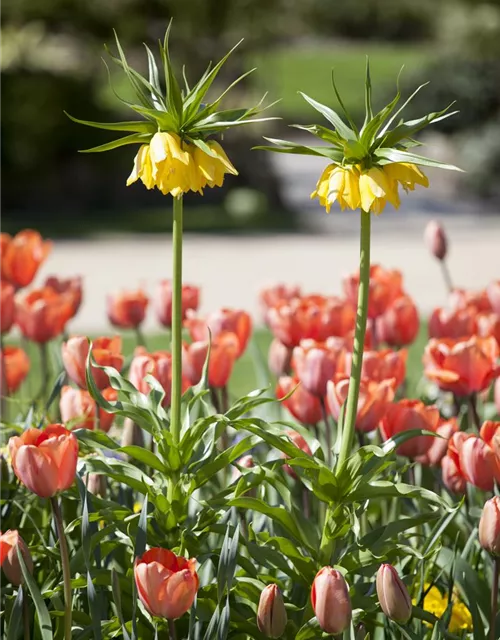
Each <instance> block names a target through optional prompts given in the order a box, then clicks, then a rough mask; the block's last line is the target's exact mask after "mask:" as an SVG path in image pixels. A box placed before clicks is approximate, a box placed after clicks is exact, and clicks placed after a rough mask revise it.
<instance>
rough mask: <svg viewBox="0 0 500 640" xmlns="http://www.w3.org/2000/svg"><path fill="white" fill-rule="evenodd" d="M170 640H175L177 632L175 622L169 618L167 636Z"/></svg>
mask: <svg viewBox="0 0 500 640" xmlns="http://www.w3.org/2000/svg"><path fill="white" fill-rule="evenodd" d="M167 638H170V640H177V631H176V630H175V622H174V621H173V620H171V619H170V618H169V620H168V636H167Z"/></svg>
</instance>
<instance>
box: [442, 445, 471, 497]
mask: <svg viewBox="0 0 500 640" xmlns="http://www.w3.org/2000/svg"><path fill="white" fill-rule="evenodd" d="M441 473H442V474H443V484H444V486H445V487H446V488H447V489H448V490H449V491H451V492H452V493H456V494H458V495H464V494H465V490H466V488H467V482H466V481H465V478H464V477H463V475H462V472H461V470H460V467H459V464H458V462H457V457H455V456H451V455H449V453H447V454H446V455H445V456H444V458H443V459H442V460H441Z"/></svg>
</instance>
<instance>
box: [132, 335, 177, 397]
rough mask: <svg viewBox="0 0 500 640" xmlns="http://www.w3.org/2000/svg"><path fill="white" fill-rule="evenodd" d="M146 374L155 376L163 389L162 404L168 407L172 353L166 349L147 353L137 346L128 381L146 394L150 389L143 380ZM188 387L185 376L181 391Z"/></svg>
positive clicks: (170, 390) (170, 391)
mask: <svg viewBox="0 0 500 640" xmlns="http://www.w3.org/2000/svg"><path fill="white" fill-rule="evenodd" d="M147 375H150V376H153V378H156V380H158V382H159V383H160V385H161V386H162V387H163V390H164V391H165V397H164V398H163V406H164V407H169V406H170V401H171V393H172V389H171V386H172V354H171V353H169V352H168V351H155V352H154V353H148V352H147V350H146V349H145V348H144V347H137V348H136V350H135V352H134V358H133V360H132V362H131V364H130V369H129V379H130V382H131V383H132V384H133V385H134V387H136V388H137V389H138V390H139V391H140V392H141V393H144V394H145V395H147V394H148V393H150V391H151V387H150V385H149V384H148V383H147V381H146V380H145V377H146V376H147ZM188 387H189V382H188V380H187V379H186V378H184V377H183V379H182V392H184V391H186V390H187V388H188Z"/></svg>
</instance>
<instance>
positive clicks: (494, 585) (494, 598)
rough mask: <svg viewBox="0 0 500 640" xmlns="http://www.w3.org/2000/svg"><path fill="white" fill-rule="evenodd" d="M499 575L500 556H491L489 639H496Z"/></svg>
mask: <svg viewBox="0 0 500 640" xmlns="http://www.w3.org/2000/svg"><path fill="white" fill-rule="evenodd" d="M499 575H500V558H493V580H492V582H491V617H490V640H496V637H497V636H496V633H495V626H496V619H497V610H498V578H499Z"/></svg>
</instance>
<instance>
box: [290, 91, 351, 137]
mask: <svg viewBox="0 0 500 640" xmlns="http://www.w3.org/2000/svg"><path fill="white" fill-rule="evenodd" d="M299 93H300V95H301V96H302V97H303V98H304V100H306V102H308V103H309V104H310V105H311V107H313V108H314V109H316V111H319V113H321V115H322V116H323V117H324V118H326V120H328V122H330V123H331V124H333V126H334V127H335V130H336V131H337V132H338V134H339V135H340V136H341V137H342V138H345V139H346V140H356V134H355V133H354V131H353V130H352V129H350V128H349V127H348V126H347V125H346V124H345V122H344V121H343V120H342V118H341V117H340V116H339V115H338V113H336V112H335V111H334V110H333V109H330V107H327V106H326V105H324V104H321V103H320V102H317V101H316V100H314V99H313V98H310V97H309V96H307V95H306V94H305V93H302V91H299Z"/></svg>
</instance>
